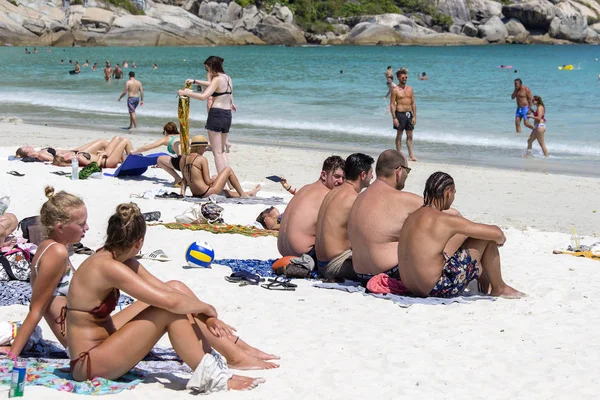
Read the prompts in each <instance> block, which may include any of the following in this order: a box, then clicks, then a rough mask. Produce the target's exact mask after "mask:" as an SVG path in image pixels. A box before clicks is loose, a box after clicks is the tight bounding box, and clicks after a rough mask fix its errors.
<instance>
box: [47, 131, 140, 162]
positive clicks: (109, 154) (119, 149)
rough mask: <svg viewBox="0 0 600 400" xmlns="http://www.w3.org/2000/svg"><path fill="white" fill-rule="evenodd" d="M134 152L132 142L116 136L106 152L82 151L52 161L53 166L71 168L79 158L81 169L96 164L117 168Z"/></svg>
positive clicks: (66, 154)
mask: <svg viewBox="0 0 600 400" xmlns="http://www.w3.org/2000/svg"><path fill="white" fill-rule="evenodd" d="M132 150H133V146H132V145H131V140H129V139H127V138H125V139H124V138H120V137H118V136H116V137H114V138H113V139H112V140H111V142H110V143H109V144H108V146H107V147H106V150H105V151H99V152H98V153H97V154H92V153H88V152H83V151H80V152H76V153H75V152H70V153H65V154H63V155H56V156H55V157H54V158H53V160H52V164H53V165H56V166H57V167H70V166H71V161H72V160H73V158H74V157H77V160H78V162H79V166H80V167H85V166H87V165H89V164H91V163H92V162H95V163H97V164H98V165H99V166H100V168H117V167H118V165H119V164H120V163H122V162H123V161H125V158H127V155H128V154H129V153H131V151H132Z"/></svg>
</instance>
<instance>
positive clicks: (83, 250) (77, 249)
mask: <svg viewBox="0 0 600 400" xmlns="http://www.w3.org/2000/svg"><path fill="white" fill-rule="evenodd" d="M73 252H74V253H75V254H85V255H88V256H89V255H92V254H94V253H95V251H94V250H92V249H90V248H89V247H85V246H84V245H83V244H81V243H75V244H74V245H73Z"/></svg>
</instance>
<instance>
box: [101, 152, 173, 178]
mask: <svg viewBox="0 0 600 400" xmlns="http://www.w3.org/2000/svg"><path fill="white" fill-rule="evenodd" d="M160 156H168V154H167V153H154V154H149V155H147V156H144V155H141V154H130V155H128V156H127V158H126V159H125V162H123V163H122V164H121V165H120V166H119V168H117V169H116V170H115V172H114V173H112V174H110V173H108V172H105V173H104V175H106V176H114V177H119V176H140V175H142V174H143V173H144V172H146V170H148V167H149V166H151V165H156V160H157V159H158V157H160Z"/></svg>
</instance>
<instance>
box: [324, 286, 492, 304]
mask: <svg viewBox="0 0 600 400" xmlns="http://www.w3.org/2000/svg"><path fill="white" fill-rule="evenodd" d="M313 287H316V288H321V289H335V290H341V291H343V292H348V293H361V294H362V295H364V296H373V297H377V298H379V299H384V300H391V301H392V302H393V303H395V304H398V305H399V306H400V307H402V308H408V307H410V306H412V305H413V304H424V305H437V304H451V303H472V302H473V301H476V300H488V301H494V300H496V298H495V297H491V296H480V295H470V294H463V295H462V296H459V297H452V298H449V299H445V298H444V299H443V298H439V297H426V298H422V297H410V296H398V295H395V294H375V293H367V292H366V290H365V288H364V287H363V286H361V285H360V283H358V282H352V281H345V282H344V283H315V284H314V285H313Z"/></svg>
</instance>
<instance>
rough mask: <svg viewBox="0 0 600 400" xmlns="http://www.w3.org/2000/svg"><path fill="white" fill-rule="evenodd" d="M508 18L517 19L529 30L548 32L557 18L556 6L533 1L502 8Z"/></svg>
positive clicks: (538, 0)
mask: <svg viewBox="0 0 600 400" xmlns="http://www.w3.org/2000/svg"><path fill="white" fill-rule="evenodd" d="M502 14H504V16H505V17H506V18H516V19H518V20H519V21H521V22H522V23H523V25H524V26H525V27H526V28H527V29H528V30H532V29H541V30H547V29H548V28H549V27H550V23H551V22H552V20H553V19H554V17H555V16H556V10H555V7H554V5H552V3H551V2H549V1H547V0H532V1H528V2H526V3H516V4H507V5H505V6H503V7H502Z"/></svg>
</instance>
